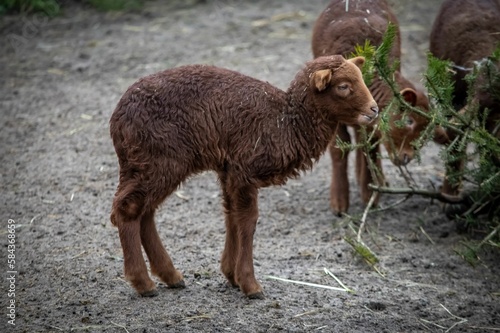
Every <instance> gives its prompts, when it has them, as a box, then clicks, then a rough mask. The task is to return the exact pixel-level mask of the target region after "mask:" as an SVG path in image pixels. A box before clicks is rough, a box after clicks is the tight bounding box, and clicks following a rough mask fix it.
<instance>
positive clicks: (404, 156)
mask: <svg viewBox="0 0 500 333" xmlns="http://www.w3.org/2000/svg"><path fill="white" fill-rule="evenodd" d="M408 163H410V156H408V155H407V154H404V155H403V165H407V164H408Z"/></svg>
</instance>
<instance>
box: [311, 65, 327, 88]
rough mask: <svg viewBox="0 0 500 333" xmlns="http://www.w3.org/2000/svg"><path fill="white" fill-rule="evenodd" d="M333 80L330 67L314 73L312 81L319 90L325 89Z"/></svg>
mask: <svg viewBox="0 0 500 333" xmlns="http://www.w3.org/2000/svg"><path fill="white" fill-rule="evenodd" d="M331 80H332V71H331V70H330V69H321V70H319V71H316V72H314V73H313V77H312V83H313V85H314V87H315V88H316V89H318V91H323V90H325V89H326V87H328V85H329V84H330V81H331Z"/></svg>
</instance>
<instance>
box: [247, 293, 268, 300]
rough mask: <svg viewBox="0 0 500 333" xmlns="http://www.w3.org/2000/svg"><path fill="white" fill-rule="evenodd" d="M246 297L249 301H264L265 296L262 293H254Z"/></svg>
mask: <svg viewBox="0 0 500 333" xmlns="http://www.w3.org/2000/svg"><path fill="white" fill-rule="evenodd" d="M247 297H248V298H249V299H266V296H265V295H264V292H262V291H258V292H256V293H253V294H249V295H247Z"/></svg>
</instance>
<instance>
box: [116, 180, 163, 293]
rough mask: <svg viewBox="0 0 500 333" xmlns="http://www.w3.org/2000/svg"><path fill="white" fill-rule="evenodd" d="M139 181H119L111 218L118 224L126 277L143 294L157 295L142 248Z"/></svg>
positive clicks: (141, 205) (142, 199)
mask: <svg viewBox="0 0 500 333" xmlns="http://www.w3.org/2000/svg"><path fill="white" fill-rule="evenodd" d="M137 186H138V183H136V182H135V181H133V180H131V181H129V182H128V183H125V184H123V182H122V181H121V182H120V185H119V186H118V190H117V192H116V195H115V198H114V201H113V207H112V212H111V221H112V223H113V224H114V225H116V226H117V227H118V233H119V236H120V243H121V245H122V250H123V259H124V273H125V278H126V279H127V280H129V281H130V283H131V284H132V286H133V287H134V288H135V290H137V292H138V293H139V294H141V295H142V296H154V295H156V286H155V283H154V282H153V281H152V280H151V278H150V277H149V274H148V270H147V267H146V263H145V261H144V257H143V256H142V250H141V235H140V233H141V223H140V219H141V216H142V214H143V213H142V211H143V209H144V198H143V196H142V195H141V194H140V193H141V192H140V191H137Z"/></svg>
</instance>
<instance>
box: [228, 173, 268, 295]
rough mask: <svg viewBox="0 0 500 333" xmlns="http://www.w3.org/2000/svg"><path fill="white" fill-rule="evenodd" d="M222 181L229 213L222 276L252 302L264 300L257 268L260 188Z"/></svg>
mask: <svg viewBox="0 0 500 333" xmlns="http://www.w3.org/2000/svg"><path fill="white" fill-rule="evenodd" d="M220 180H221V185H222V188H223V190H222V192H223V199H224V207H225V209H226V243H225V245H224V251H223V252H222V259H221V269H222V272H223V273H224V275H225V276H226V278H227V279H228V281H229V282H230V283H231V284H232V285H233V286H238V287H240V289H241V291H243V293H245V295H247V296H248V297H249V298H263V297H264V294H263V292H262V287H261V286H260V284H259V283H258V282H257V280H256V279H255V274H254V267H253V235H254V233H255V227H256V225H257V219H258V215H259V211H258V207H257V194H258V191H257V188H255V187H254V186H250V185H240V184H238V183H237V182H232V181H230V180H229V181H227V180H226V179H225V177H224V176H222V175H221V176H220Z"/></svg>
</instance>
